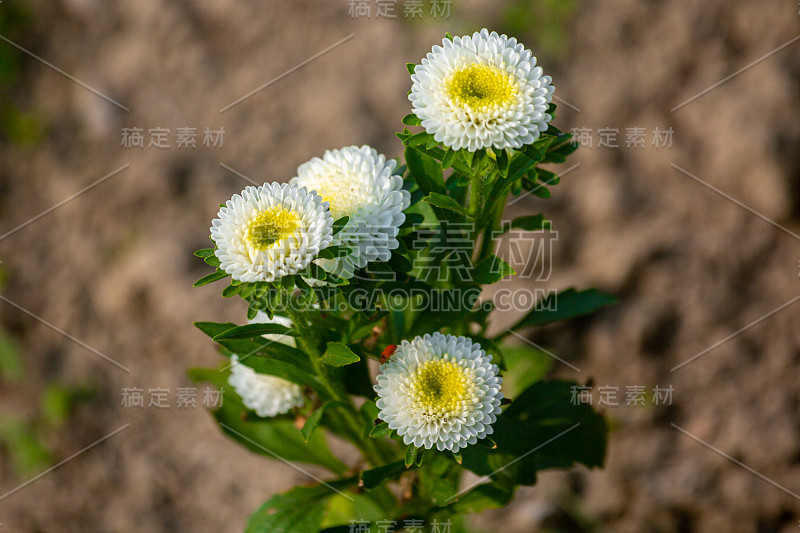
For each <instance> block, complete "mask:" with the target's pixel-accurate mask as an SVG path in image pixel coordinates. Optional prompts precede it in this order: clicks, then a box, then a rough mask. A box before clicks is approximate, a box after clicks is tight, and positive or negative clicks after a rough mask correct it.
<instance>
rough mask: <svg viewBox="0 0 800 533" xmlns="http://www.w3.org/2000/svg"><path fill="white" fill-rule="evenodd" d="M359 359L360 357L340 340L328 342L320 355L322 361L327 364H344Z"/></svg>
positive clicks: (350, 363) (355, 361) (349, 363)
mask: <svg viewBox="0 0 800 533" xmlns="http://www.w3.org/2000/svg"><path fill="white" fill-rule="evenodd" d="M359 361H361V358H360V357H359V356H358V355H356V354H355V353H353V350H351V349H350V348H348V347H347V346H345V345H344V344H342V343H341V342H329V343H328V347H327V348H326V349H325V353H324V354H323V355H322V362H323V363H325V364H326V365H329V366H346V365H352V364H353V363H357V362H359Z"/></svg>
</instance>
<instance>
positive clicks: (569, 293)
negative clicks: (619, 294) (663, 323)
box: [511, 289, 617, 330]
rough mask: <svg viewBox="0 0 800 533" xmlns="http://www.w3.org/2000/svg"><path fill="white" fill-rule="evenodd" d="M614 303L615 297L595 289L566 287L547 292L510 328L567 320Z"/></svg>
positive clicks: (615, 301) (516, 328)
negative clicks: (563, 289)
mask: <svg viewBox="0 0 800 533" xmlns="http://www.w3.org/2000/svg"><path fill="white" fill-rule="evenodd" d="M615 303H617V299H616V298H615V297H613V296H610V295H608V294H605V293H603V292H600V291H599V290H597V289H588V290H585V291H576V290H575V289H567V290H566V291H559V292H558V293H551V294H549V295H548V296H547V297H546V298H545V299H544V300H543V301H541V302H539V303H538V304H537V305H536V307H534V309H533V310H531V312H530V313H528V314H527V315H526V316H525V317H523V318H522V319H521V320H520V321H519V322H517V323H516V324H514V325H513V326H512V327H511V329H513V330H518V329H522V328H529V327H534V326H543V325H545V324H550V323H551V322H558V321H561V320H568V319H570V318H575V317H578V316H583V315H588V314H591V313H594V312H595V311H597V310H599V309H602V308H603V307H606V306H609V305H612V304H615Z"/></svg>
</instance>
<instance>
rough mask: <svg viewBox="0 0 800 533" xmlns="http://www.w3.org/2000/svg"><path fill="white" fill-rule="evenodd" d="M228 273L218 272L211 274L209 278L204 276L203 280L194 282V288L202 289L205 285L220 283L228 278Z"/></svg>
mask: <svg viewBox="0 0 800 533" xmlns="http://www.w3.org/2000/svg"><path fill="white" fill-rule="evenodd" d="M228 275H229V274H228V273H227V272H222V271H220V270H217V271H216V272H214V273H212V274H209V275H208V276H203V277H202V278H200V279H198V280H197V281H195V282H194V285H193V286H194V287H202V286H203V285H208V284H209V283H214V282H215V281H219V280H221V279H225V278H227V277H228Z"/></svg>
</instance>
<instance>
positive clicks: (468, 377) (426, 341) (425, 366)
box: [375, 333, 503, 452]
mask: <svg viewBox="0 0 800 533" xmlns="http://www.w3.org/2000/svg"><path fill="white" fill-rule="evenodd" d="M497 373H498V368H497V365H493V364H492V356H491V355H487V354H486V352H485V351H483V350H482V349H481V346H480V345H479V344H476V343H474V342H472V340H470V339H469V338H467V337H455V336H453V335H442V334H441V333H434V334H433V335H425V336H423V337H416V338H415V339H414V340H413V341H411V342H408V341H403V342H402V344H401V345H400V346H398V347H397V350H396V351H395V352H394V354H393V355H392V356H391V357H390V359H389V360H388V361H387V362H386V363H384V364H383V365H381V373H380V374H379V375H378V378H377V381H378V383H377V385H375V392H377V393H378V396H379V398H378V401H377V405H378V408H379V409H380V415H379V416H380V418H381V420H383V421H384V422H386V423H388V424H389V427H390V428H391V429H394V430H396V431H397V433H398V434H400V435H401V436H402V437H403V442H405V443H406V444H414V446H417V447H425V448H428V449H430V448H433V447H434V446H436V448H437V449H438V450H450V451H452V452H456V451H458V450H459V449H461V448H465V447H466V446H468V445H470V444H475V443H476V442H477V441H478V440H479V439H482V438H484V437H486V436H487V435H490V434H491V433H492V426H491V424H493V423H494V422H495V420H496V419H497V415H498V414H499V413H500V400H502V399H503V394H502V393H501V392H500V384H501V382H502V378H500V377H499V376H498V375H497Z"/></svg>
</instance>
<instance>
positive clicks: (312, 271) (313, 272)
mask: <svg viewBox="0 0 800 533" xmlns="http://www.w3.org/2000/svg"><path fill="white" fill-rule="evenodd" d="M306 274H307V276H306V277H309V278H314V279H318V280H320V281H325V280H326V279H328V273H327V272H326V271H325V269H324V268H322V267H321V266H319V265H318V264H316V263H309V264H308V267H307V268H306V271H305V272H304V274H303V275H306Z"/></svg>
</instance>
